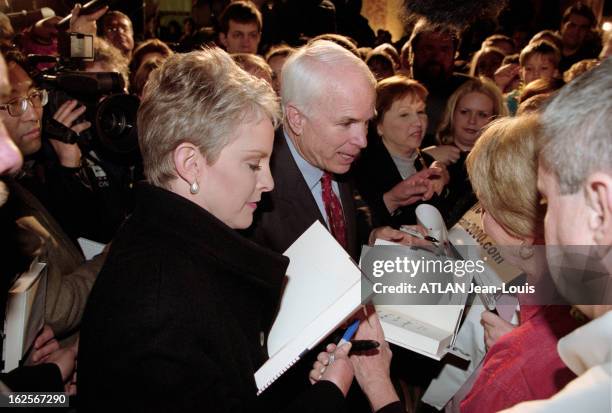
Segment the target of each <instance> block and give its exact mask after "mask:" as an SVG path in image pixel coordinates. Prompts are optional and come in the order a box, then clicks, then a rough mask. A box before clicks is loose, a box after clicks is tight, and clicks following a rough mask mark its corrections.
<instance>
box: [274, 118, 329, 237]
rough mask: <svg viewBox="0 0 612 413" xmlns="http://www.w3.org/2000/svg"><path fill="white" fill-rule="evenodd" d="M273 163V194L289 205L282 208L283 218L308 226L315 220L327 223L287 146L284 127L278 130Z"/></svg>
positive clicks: (277, 199)
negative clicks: (298, 221) (299, 221)
mask: <svg viewBox="0 0 612 413" xmlns="http://www.w3.org/2000/svg"><path fill="white" fill-rule="evenodd" d="M271 163H272V164H271V166H270V167H271V170H272V176H274V180H275V188H274V191H273V192H272V193H273V196H274V198H275V199H276V201H280V202H283V203H286V204H287V206H288V207H282V208H281V210H282V211H283V212H284V215H285V216H283V219H284V218H287V219H291V220H296V219H299V220H301V221H303V222H304V223H306V224H307V226H306V227H308V226H310V225H311V224H312V223H313V222H314V221H315V220H319V221H321V223H323V225H325V220H324V219H323V216H322V215H321V211H320V210H319V207H318V206H317V203H316V201H315V199H314V197H313V196H312V192H311V191H310V188H309V187H308V185H307V184H306V180H305V179H304V176H303V175H302V172H300V169H299V168H298V166H297V164H296V163H295V159H293V156H292V155H291V151H290V150H289V146H287V142H286V141H285V136H284V134H283V130H282V127H281V128H279V129H278V130H277V132H276V136H275V140H274V152H273V159H272V161H271Z"/></svg>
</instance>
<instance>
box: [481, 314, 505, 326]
mask: <svg viewBox="0 0 612 413" xmlns="http://www.w3.org/2000/svg"><path fill="white" fill-rule="evenodd" d="M480 319H481V321H482V322H483V323H484V324H489V325H492V326H494V325H496V324H499V322H500V321H501V320H502V319H501V317H499V316H498V315H496V314H494V313H492V312H491V311H484V312H483V313H482V314H481V315H480ZM484 324H483V325H484Z"/></svg>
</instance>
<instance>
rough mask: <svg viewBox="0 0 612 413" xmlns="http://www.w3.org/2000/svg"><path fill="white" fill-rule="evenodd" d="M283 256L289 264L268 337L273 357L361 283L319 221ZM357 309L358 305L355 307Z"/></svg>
mask: <svg viewBox="0 0 612 413" xmlns="http://www.w3.org/2000/svg"><path fill="white" fill-rule="evenodd" d="M284 255H286V256H287V257H289V259H290V263H289V267H288V268H287V284H286V285H285V289H284V291H283V294H282V298H281V304H280V308H279V311H278V315H277V317H276V319H275V320H274V324H273V325H272V329H271V331H270V335H269V337H268V354H269V355H270V357H272V356H273V355H274V354H275V353H277V352H278V351H279V349H281V348H282V347H283V346H284V345H285V344H287V343H288V342H289V340H291V339H292V338H293V337H296V336H298V335H299V334H300V332H301V331H302V330H303V329H304V328H306V327H307V326H308V325H309V324H310V323H312V322H313V321H314V320H315V319H316V318H317V317H318V316H319V315H320V314H321V313H322V312H323V311H324V310H326V309H327V308H329V307H330V306H331V305H332V304H333V303H334V302H335V301H336V300H337V299H338V298H339V297H340V296H341V295H342V294H343V293H345V292H346V291H347V290H349V289H350V288H351V286H353V285H354V284H356V283H359V282H360V281H361V271H360V270H359V268H358V267H357V266H356V265H355V264H354V263H353V261H352V260H351V258H350V256H349V255H348V253H346V251H344V249H343V248H342V247H341V246H340V245H339V244H338V243H337V242H336V240H335V239H334V238H333V237H332V235H331V234H330V233H329V232H328V231H327V229H326V228H325V227H323V225H321V223H320V222H319V221H316V222H315V223H314V224H313V225H312V226H311V227H310V228H309V229H308V230H307V231H306V232H304V234H302V236H300V238H299V239H298V240H297V241H295V242H294V243H293V245H291V247H289V248H288V249H287V251H285V254H284ZM358 305H359V302H356V303H355V307H357V306H358ZM344 316H346V315H344Z"/></svg>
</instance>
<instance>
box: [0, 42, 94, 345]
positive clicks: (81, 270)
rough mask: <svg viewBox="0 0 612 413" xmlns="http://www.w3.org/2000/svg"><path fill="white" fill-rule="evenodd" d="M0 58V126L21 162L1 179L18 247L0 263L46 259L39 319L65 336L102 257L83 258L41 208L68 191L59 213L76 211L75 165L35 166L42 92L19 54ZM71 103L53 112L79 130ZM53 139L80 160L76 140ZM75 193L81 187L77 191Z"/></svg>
mask: <svg viewBox="0 0 612 413" xmlns="http://www.w3.org/2000/svg"><path fill="white" fill-rule="evenodd" d="M5 57H6V60H7V67H8V74H9V77H8V78H9V83H10V93H2V94H0V125H1V124H4V125H5V126H6V130H7V132H8V134H9V135H10V136H11V139H12V141H13V142H14V143H15V145H16V146H17V148H18V149H19V150H20V151H21V152H22V154H23V156H24V165H23V167H21V169H19V170H18V171H14V170H13V171H12V172H13V174H12V175H13V176H12V177H10V178H6V179H5V184H6V186H7V188H8V192H9V194H10V195H9V198H8V200H7V203H6V205H5V207H4V212H5V215H4V216H3V219H7V220H9V222H13V223H14V231H16V233H17V236H16V237H17V239H18V240H19V242H18V243H15V245H17V246H18V248H19V250H18V251H17V252H16V253H15V254H10V255H9V256H7V257H6V259H5V260H4V261H3V262H2V267H3V268H15V269H20V270H23V269H24V268H23V267H24V266H26V267H27V264H28V263H29V262H31V261H32V260H33V259H34V258H35V257H38V258H39V259H40V260H41V261H43V262H46V263H47V294H46V298H45V322H46V323H47V324H48V325H49V326H50V327H51V329H52V330H53V331H54V332H55V335H56V337H58V338H65V337H67V336H68V335H70V334H71V333H73V332H74V331H75V329H76V328H77V327H78V325H79V323H80V320H81V315H82V312H83V309H84V307H85V302H86V300H87V297H88V295H89V291H90V290H91V287H92V285H93V282H94V280H95V278H96V276H97V274H98V272H99V270H100V268H101V266H102V262H103V257H102V256H98V257H97V258H94V259H93V260H92V261H87V262H85V259H84V257H83V254H82V253H81V251H80V249H79V248H78V247H77V246H76V244H75V243H74V242H73V241H72V240H71V239H70V237H69V236H68V235H67V234H66V232H65V231H64V230H63V229H62V225H60V224H59V223H58V222H57V221H56V220H55V216H52V214H51V213H49V211H48V208H46V205H47V200H46V199H45V198H46V197H49V199H51V198H53V197H54V198H55V199H59V198H62V197H63V196H64V195H65V194H69V192H70V191H73V192H74V193H73V195H71V196H73V198H72V199H76V200H77V201H76V202H72V203H74V204H75V205H74V206H71V203H67V204H66V205H67V206H68V207H70V208H68V207H67V208H66V210H65V211H60V212H63V214H61V216H69V215H73V214H76V213H78V210H79V209H81V208H82V207H83V205H84V204H87V198H86V197H78V195H77V192H78V190H77V189H75V188H77V185H78V184H79V183H78V179H76V176H77V175H78V171H79V170H80V168H78V167H77V168H73V167H66V166H62V165H60V166H59V168H58V169H56V170H54V171H52V172H53V173H48V172H49V170H46V169H44V168H41V166H42V165H41V162H40V161H38V160H36V159H35V158H37V157H40V155H41V152H42V151H41V150H40V148H41V125H42V121H41V119H42V110H43V106H44V104H45V103H46V100H47V94H46V92H45V91H42V90H39V89H36V88H35V87H34V84H33V82H32V79H31V78H30V76H29V75H28V73H27V72H26V70H25V69H24V67H25V62H24V60H23V57H22V56H21V55H20V54H19V53H18V52H13V51H11V52H7V53H6V54H5ZM75 105H76V103H73V102H67V103H66V104H64V105H62V106H60V108H59V109H58V111H57V112H56V113H55V114H54V116H53V117H54V119H55V120H56V121H57V122H59V123H60V124H63V125H64V126H65V127H67V128H72V131H74V132H76V133H80V132H82V131H83V130H85V129H86V128H88V127H89V123H88V122H78V121H77V118H78V117H79V116H80V115H81V114H82V113H83V111H84V108H79V109H75ZM56 144H57V145H58V146H57V147H54V149H55V151H56V153H57V155H58V158H59V159H60V162H67V161H74V160H75V159H80V156H81V155H80V150H79V148H78V146H77V145H68V144H64V143H61V142H59V141H58V142H56ZM13 169H15V168H13ZM54 173H57V175H54ZM62 174H63V175H62ZM41 175H42V178H41ZM58 176H59V177H58ZM67 176H74V177H75V179H74V180H73V181H72V182H73V184H74V185H73V188H72V189H66V188H64V189H62V188H61V185H65V184H67V183H68V182H71V181H69V180H67V179H63V178H65V177H67ZM65 186H66V187H68V186H69V185H65ZM30 189H31V190H30ZM62 191H63V192H62ZM32 192H37V193H36V194H33V193H32ZM81 193H85V191H83V190H81ZM39 194H41V196H39Z"/></svg>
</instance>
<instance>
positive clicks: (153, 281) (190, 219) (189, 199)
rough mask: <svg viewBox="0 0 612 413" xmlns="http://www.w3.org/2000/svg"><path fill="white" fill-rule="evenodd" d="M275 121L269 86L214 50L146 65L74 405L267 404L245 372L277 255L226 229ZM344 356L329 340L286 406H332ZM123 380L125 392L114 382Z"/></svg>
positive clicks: (262, 334) (241, 216)
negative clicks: (130, 207)
mask: <svg viewBox="0 0 612 413" xmlns="http://www.w3.org/2000/svg"><path fill="white" fill-rule="evenodd" d="M278 122H279V103H278V99H277V97H276V94H275V93H274V91H273V90H272V87H271V86H270V85H268V84H267V83H266V82H265V81H263V80H261V79H257V78H255V77H254V76H251V75H250V74H248V73H247V72H245V71H244V70H242V69H240V68H239V67H238V66H237V65H236V63H234V61H233V60H232V58H231V57H230V56H229V55H228V54H227V53H225V52H224V51H222V50H221V49H216V48H215V49H212V48H211V49H205V50H201V51H197V52H191V53H187V54H175V55H172V56H170V57H169V58H168V59H167V60H166V61H165V62H164V63H163V64H162V66H161V67H160V68H159V69H156V70H155V71H153V74H152V76H151V80H150V81H149V82H148V83H147V85H146V86H145V91H144V97H143V100H142V105H141V106H140V109H139V111H138V127H139V131H138V132H139V143H140V148H141V151H142V158H143V162H144V168H145V175H146V178H147V180H148V183H144V184H142V185H140V186H139V188H138V189H137V193H138V202H137V205H136V207H135V208H134V212H133V213H132V215H131V216H130V217H129V218H128V220H127V221H126V222H125V223H124V224H123V226H122V228H121V229H120V231H119V232H118V234H117V235H116V237H115V238H114V239H113V242H112V245H111V246H110V248H109V251H108V256H107V259H106V262H105V264H104V267H103V269H102V271H101V272H100V274H99V276H98V278H97V280H96V283H95V285H94V287H93V289H92V293H91V295H90V297H89V302H88V304H87V308H86V310H85V314H84V316H83V322H82V325H81V326H82V327H81V335H80V349H79V360H78V364H79V401H80V402H81V406H82V408H83V409H84V410H88V411H90V410H95V411H112V410H113V409H115V408H116V406H118V405H119V404H121V405H122V406H123V408H124V409H125V410H128V411H181V412H187V411H210V410H211V409H212V410H214V411H219V412H220V411H224V412H225V411H236V412H238V411H240V412H246V411H277V409H276V408H270V407H269V406H263V404H264V403H265V400H266V398H265V397H259V398H258V397H257V386H256V383H255V376H254V375H255V371H256V370H257V369H258V368H259V367H260V366H261V365H262V364H263V363H264V362H265V361H266V359H267V357H268V355H267V353H266V347H265V343H266V341H267V336H268V335H269V332H270V328H271V326H272V321H273V317H274V314H275V313H276V311H277V309H278V306H279V300H280V296H281V292H282V287H283V285H284V282H285V271H286V269H287V265H288V259H287V258H286V257H283V256H282V255H280V254H277V253H275V252H273V251H270V250H268V249H266V248H264V247H261V246H259V245H257V244H255V243H253V242H252V241H250V240H248V239H247V238H246V237H244V236H243V235H242V234H240V233H239V232H237V231H236V230H238V229H246V228H247V227H249V226H250V225H251V223H252V221H253V215H254V213H255V210H256V209H257V206H258V202H259V201H260V199H261V196H262V194H263V193H265V192H268V191H270V190H272V188H273V186H274V181H273V180H272V176H271V173H270V155H271V152H272V147H273V141H274V128H275V126H276V125H277V124H278ZM343 351H344V354H341V353H342V352H343ZM349 365H350V361H349V359H348V349H347V348H346V349H345V350H340V351H339V352H337V354H336V361H335V362H334V364H333V365H330V366H328V367H327V368H326V371H325V372H324V373H323V372H321V375H322V380H321V381H320V382H319V383H317V384H314V385H313V386H311V387H310V388H309V390H308V391H307V392H306V393H305V395H306V398H305V400H303V401H302V402H296V406H295V407H296V408H295V409H291V410H289V411H301V410H302V409H310V410H309V411H325V408H324V407H325V406H342V405H343V402H344V395H345V393H346V392H347V391H348V385H350V382H349V384H346V385H345V384H344V382H342V381H340V380H339V379H338V377H344V376H345V375H346V372H347V369H348V366H349ZM350 372H351V373H352V367H351V370H350ZM304 380H306V377H304ZM345 381H346V380H345ZM128 388H129V389H130V395H129V397H128V398H127V399H126V398H125V397H124V395H123V392H118V391H117V389H128ZM113 406H114V407H113Z"/></svg>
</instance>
